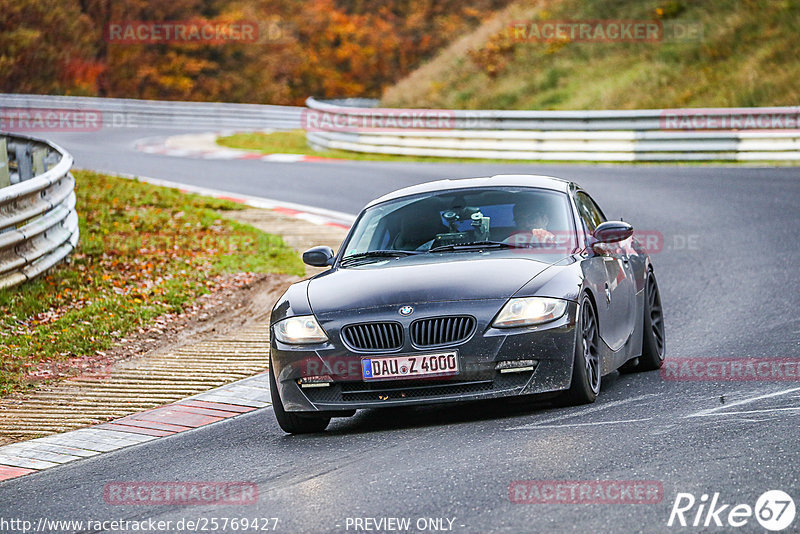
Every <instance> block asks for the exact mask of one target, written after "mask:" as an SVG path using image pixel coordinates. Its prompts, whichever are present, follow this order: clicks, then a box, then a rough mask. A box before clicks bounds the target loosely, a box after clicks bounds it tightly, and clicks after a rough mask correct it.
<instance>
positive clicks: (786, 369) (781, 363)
mask: <svg viewBox="0 0 800 534" xmlns="http://www.w3.org/2000/svg"><path fill="white" fill-rule="evenodd" d="M660 373H661V377H662V378H663V379H664V380H669V381H677V382H798V381H800V358H668V359H667V360H665V361H664V365H663V366H662V367H661V370H660Z"/></svg>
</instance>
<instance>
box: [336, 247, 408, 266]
mask: <svg viewBox="0 0 800 534" xmlns="http://www.w3.org/2000/svg"><path fill="white" fill-rule="evenodd" d="M413 254H420V252H418V251H416V250H368V251H367V252H359V253H357V254H350V255H349V256H345V257H344V258H342V261H341V262H340V264H341V265H348V264H351V263H354V262H356V261H359V260H371V259H375V258H402V257H404V256H411V255H413Z"/></svg>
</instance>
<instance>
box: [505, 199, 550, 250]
mask: <svg viewBox="0 0 800 534" xmlns="http://www.w3.org/2000/svg"><path fill="white" fill-rule="evenodd" d="M514 223H515V224H516V225H517V230H515V231H514V232H513V233H512V234H511V235H510V236H508V237H507V238H506V239H505V242H506V243H513V244H515V245H518V246H526V245H537V244H544V243H555V240H556V236H555V235H553V233H552V232H550V231H549V230H548V229H547V227H548V225H549V224H550V216H549V215H548V214H547V210H546V209H545V206H542V205H538V204H534V203H517V204H514Z"/></svg>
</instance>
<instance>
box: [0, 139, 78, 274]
mask: <svg viewBox="0 0 800 534" xmlns="http://www.w3.org/2000/svg"><path fill="white" fill-rule="evenodd" d="M72 163H73V160H72V156H71V155H70V154H69V153H68V152H67V151H65V150H64V149H62V148H60V147H58V146H57V145H54V144H52V143H49V142H47V141H41V140H38V139H34V138H32V137H27V136H20V135H10V134H0V288H4V287H11V286H14V285H17V284H20V283H22V282H25V281H26V280H30V279H32V278H35V277H36V276H39V275H41V274H42V273H44V272H45V271H47V270H48V269H50V268H51V267H53V266H54V265H56V264H57V263H58V262H60V261H62V260H63V259H64V258H66V257H67V255H68V254H69V253H70V252H72V250H73V249H74V248H75V247H76V246H77V244H78V237H79V231H78V215H77V213H76V212H75V179H74V178H73V177H72V175H71V174H70V173H69V170H70V168H71V167H72Z"/></svg>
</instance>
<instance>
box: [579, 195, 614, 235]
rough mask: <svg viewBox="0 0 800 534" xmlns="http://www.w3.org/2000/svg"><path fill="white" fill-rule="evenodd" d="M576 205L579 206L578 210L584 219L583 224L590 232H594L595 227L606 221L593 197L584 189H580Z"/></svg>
mask: <svg viewBox="0 0 800 534" xmlns="http://www.w3.org/2000/svg"><path fill="white" fill-rule="evenodd" d="M575 205H576V206H578V212H579V213H580V216H581V219H582V220H583V224H584V226H585V227H586V229H587V230H588V231H589V232H594V229H595V228H597V227H598V225H599V224H600V223H602V222H605V221H606V218H605V216H604V215H603V212H602V211H600V208H598V207H597V204H595V202H594V200H592V197H590V196H589V195H587V194H586V193H584V192H583V191H578V194H577V195H576V196H575Z"/></svg>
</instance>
